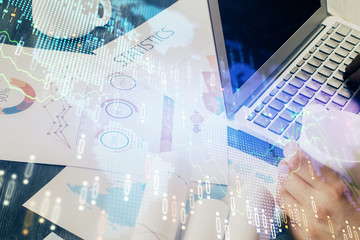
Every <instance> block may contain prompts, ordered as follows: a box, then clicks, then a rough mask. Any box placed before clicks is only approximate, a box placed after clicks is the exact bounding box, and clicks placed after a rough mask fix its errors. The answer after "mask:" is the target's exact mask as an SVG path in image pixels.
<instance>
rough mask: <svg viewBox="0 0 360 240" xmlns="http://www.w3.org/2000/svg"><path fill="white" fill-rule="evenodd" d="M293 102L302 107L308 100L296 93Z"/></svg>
mask: <svg viewBox="0 0 360 240" xmlns="http://www.w3.org/2000/svg"><path fill="white" fill-rule="evenodd" d="M294 102H296V103H297V104H299V105H301V106H303V107H304V106H305V105H306V104H307V103H308V102H309V99H308V98H306V97H304V96H302V95H297V96H296V97H295V99H294Z"/></svg>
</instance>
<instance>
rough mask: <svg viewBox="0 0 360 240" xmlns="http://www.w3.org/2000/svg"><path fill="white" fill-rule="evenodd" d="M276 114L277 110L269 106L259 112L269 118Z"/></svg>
mask: <svg viewBox="0 0 360 240" xmlns="http://www.w3.org/2000/svg"><path fill="white" fill-rule="evenodd" d="M277 114H278V112H277V111H276V110H274V109H272V108H269V107H267V108H265V109H264V111H262V112H261V115H263V116H264V117H267V118H270V119H274V118H275V117H276V115H277Z"/></svg>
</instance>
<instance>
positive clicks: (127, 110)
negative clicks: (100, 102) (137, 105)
mask: <svg viewBox="0 0 360 240" xmlns="http://www.w3.org/2000/svg"><path fill="white" fill-rule="evenodd" d="M105 111H106V113H107V114H109V116H111V117H113V118H117V119H124V118H128V117H130V116H131V115H132V114H133V112H134V109H133V107H132V106H130V105H129V104H127V103H125V102H120V101H117V102H111V103H109V104H108V105H106V107H105Z"/></svg>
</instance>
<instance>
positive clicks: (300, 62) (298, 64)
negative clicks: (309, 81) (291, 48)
mask: <svg viewBox="0 0 360 240" xmlns="http://www.w3.org/2000/svg"><path fill="white" fill-rule="evenodd" d="M304 63H305V60H303V59H301V60H300V61H299V62H298V63H297V64H296V66H298V67H301V66H302V65H304Z"/></svg>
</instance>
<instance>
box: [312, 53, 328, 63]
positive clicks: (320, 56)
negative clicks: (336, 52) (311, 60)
mask: <svg viewBox="0 0 360 240" xmlns="http://www.w3.org/2000/svg"><path fill="white" fill-rule="evenodd" d="M314 57H315V58H317V59H319V60H320V61H325V60H326V59H327V58H328V55H326V54H325V53H322V52H320V51H318V52H317V53H315V54H314Z"/></svg>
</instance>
